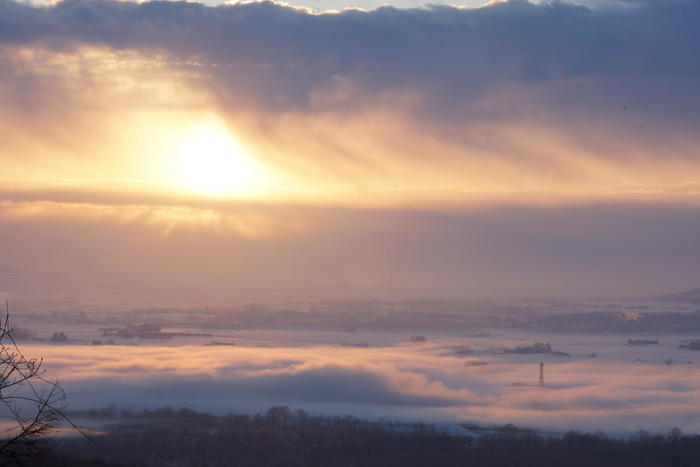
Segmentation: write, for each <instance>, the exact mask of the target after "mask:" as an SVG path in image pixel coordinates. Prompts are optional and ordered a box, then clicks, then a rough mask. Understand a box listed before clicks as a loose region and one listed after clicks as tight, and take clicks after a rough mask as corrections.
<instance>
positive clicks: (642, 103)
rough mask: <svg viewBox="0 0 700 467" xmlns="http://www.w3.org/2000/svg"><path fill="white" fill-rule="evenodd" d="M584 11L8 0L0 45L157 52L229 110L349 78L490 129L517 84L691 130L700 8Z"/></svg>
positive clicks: (555, 5) (564, 102)
mask: <svg viewBox="0 0 700 467" xmlns="http://www.w3.org/2000/svg"><path fill="white" fill-rule="evenodd" d="M623 4H624V5H626V6H618V7H614V6H610V5H623ZM593 5H602V6H600V7H599V8H594V9H589V8H586V7H583V6H576V5H571V4H565V3H560V2H547V3H545V4H542V5H533V4H529V3H527V2H525V1H510V2H506V3H500V4H495V5H492V6H487V7H483V8H479V9H458V8H453V7H448V6H434V7H430V8H427V9H407V10H398V9H395V8H392V7H382V8H379V9H377V10H374V11H369V12H364V11H359V10H348V11H343V12H340V13H338V14H333V13H328V14H311V13H309V12H307V11H303V10H300V9H294V8H290V7H286V6H281V5H277V4H274V3H270V2H263V3H248V4H238V5H232V6H219V7H206V6H203V5H201V4H192V3H178V2H148V3H142V4H136V3H130V2H113V1H84V0H68V1H64V2H61V3H59V4H57V5H56V6H53V7H50V8H32V7H29V6H26V5H23V4H19V3H15V2H12V1H7V0H3V1H2V2H0V41H1V42H2V43H4V44H15V45H17V44H37V43H42V44H44V45H46V46H49V47H55V48H65V47H70V46H71V45H75V44H77V43H85V44H98V45H104V46H107V47H110V48H114V49H133V50H137V51H141V52H145V53H165V54H167V55H168V56H169V57H170V59H171V60H180V61H190V62H196V63H198V64H199V65H200V66H205V67H208V68H209V72H211V73H212V74H213V75H214V76H215V77H216V78H217V79H216V86H218V87H219V92H220V93H221V95H222V97H225V96H227V97H229V98H230V99H231V101H229V102H230V103H232V102H235V101H237V100H238V101H240V100H243V99H251V98H252V99H253V100H254V101H255V104H256V105H263V106H265V107H266V108H272V109H277V110H285V109H293V110H299V109H306V108H309V107H312V106H314V105H318V103H317V102H316V103H313V104H312V100H313V99H312V94H313V92H314V91H315V90H317V89H319V88H325V87H329V86H331V87H332V86H335V85H336V84H337V81H338V80H339V79H347V80H350V82H351V83H352V86H353V89H356V90H357V91H358V93H357V96H364V98H365V99H367V98H368V96H372V95H374V94H377V93H381V92H383V91H386V90H391V89H409V90H414V91H416V92H419V93H420V94H421V95H422V96H423V97H424V101H423V104H424V105H423V107H422V110H423V111H431V112H434V113H437V114H440V115H443V116H452V117H454V116H462V117H464V116H468V115H471V116H479V117H480V118H497V117H499V115H502V114H509V115H513V114H518V113H519V112H522V111H523V109H521V108H519V106H518V105H517V102H513V101H512V100H509V102H510V104H503V105H494V106H487V107H483V106H480V105H478V104H479V99H480V97H482V96H484V95H485V94H486V93H487V92H489V91H490V90H493V89H494V88H501V89H505V91H502V92H508V89H509V86H513V85H517V86H525V87H526V88H527V89H528V90H529V92H530V93H533V94H534V95H537V94H539V96H537V98H538V99H539V100H541V101H543V102H544V104H545V105H546V106H548V107H551V106H555V107H559V108H561V110H567V111H571V112H576V113H579V112H584V113H585V112H604V111H610V110H611V109H612V108H615V107H617V108H619V105H622V104H624V105H626V106H627V107H629V110H631V111H635V112H639V113H640V114H644V115H647V116H649V118H652V116H654V117H653V118H654V119H655V120H658V119H659V115H660V114H661V116H662V117H663V119H670V120H672V121H673V124H675V125H678V124H681V123H683V124H688V125H697V123H698V119H697V118H698V115H699V114H698V111H697V108H699V107H698V105H697V104H698V102H697V100H698V93H697V92H694V91H693V89H694V82H695V79H696V78H697V75H698V72H699V71H700V55H698V54H697V46H698V44H700V30H698V28H697V27H696V26H697V24H698V21H699V20H700V4H698V3H697V2H694V1H682V0H664V1H645V2H618V3H609V2H594V3H593ZM543 84H549V87H548V88H547V90H546V92H544V91H543V89H542V88H540V87H539V86H542V85H543ZM357 104H358V102H357V101H355V100H349V101H344V102H342V105H340V104H339V103H338V101H333V103H332V104H328V105H332V106H333V108H334V109H336V110H337V108H338V107H339V106H340V107H343V106H352V105H357ZM618 104H619V105H618ZM531 110H532V109H525V111H527V112H529V111H531ZM688 119H691V121H690V122H689V121H688Z"/></svg>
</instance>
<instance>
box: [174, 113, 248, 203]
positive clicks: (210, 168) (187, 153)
mask: <svg viewBox="0 0 700 467" xmlns="http://www.w3.org/2000/svg"><path fill="white" fill-rule="evenodd" d="M179 152H180V154H179V155H180V179H181V183H182V184H183V185H184V186H185V187H187V188H188V189H189V190H192V191H197V192H200V193H203V194H207V195H217V196H221V195H236V194H238V195H240V194H245V193H247V192H249V191H251V190H252V189H253V188H254V186H255V182H256V167H255V163H254V162H253V160H252V159H251V157H250V156H249V155H248V154H247V153H246V151H245V150H244V149H243V148H242V147H241V145H240V144H238V142H237V141H236V140H235V139H234V138H232V137H231V135H230V134H229V133H228V132H227V131H226V129H225V128H223V127H222V126H220V125H215V124H207V125H203V126H199V127H197V128H195V129H193V130H191V131H190V132H189V133H188V134H187V135H186V136H185V138H184V140H183V141H182V144H181V146H180V151H179Z"/></svg>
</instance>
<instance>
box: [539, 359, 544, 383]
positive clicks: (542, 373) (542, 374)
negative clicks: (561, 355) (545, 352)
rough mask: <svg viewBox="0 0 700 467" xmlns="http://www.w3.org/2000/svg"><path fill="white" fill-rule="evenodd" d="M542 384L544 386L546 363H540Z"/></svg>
mask: <svg viewBox="0 0 700 467" xmlns="http://www.w3.org/2000/svg"><path fill="white" fill-rule="evenodd" d="M540 384H544V363H542V362H540Z"/></svg>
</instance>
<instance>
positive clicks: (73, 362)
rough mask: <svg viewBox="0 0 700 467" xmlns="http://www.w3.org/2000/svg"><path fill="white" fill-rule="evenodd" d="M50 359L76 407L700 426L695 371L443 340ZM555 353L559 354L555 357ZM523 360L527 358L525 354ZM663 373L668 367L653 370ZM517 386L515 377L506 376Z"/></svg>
mask: <svg viewBox="0 0 700 467" xmlns="http://www.w3.org/2000/svg"><path fill="white" fill-rule="evenodd" d="M26 351H28V352H31V353H32V354H41V355H43V356H44V357H45V359H46V361H47V362H49V363H50V372H51V374H52V375H57V376H59V377H60V379H61V382H62V385H63V386H64V387H65V389H66V390H67V392H68V394H69V402H70V405H71V407H72V408H76V409H78V408H91V407H100V406H104V405H106V404H108V403H110V402H115V403H117V404H119V405H122V406H126V407H133V408H136V409H138V408H143V407H148V408H153V407H162V406H164V405H168V404H170V405H173V406H176V407H194V408H198V409H202V410H209V411H214V412H217V413H222V412H224V413H225V412H229V411H244V412H250V411H258V410H264V409H265V408H267V407H268V406H270V405H272V404H285V405H290V406H293V407H295V408H306V409H309V410H312V411H318V412H325V413H336V414H347V413H352V414H356V415H360V416H370V417H386V418H392V419H403V420H416V419H424V420H428V421H436V422H441V421H454V422H476V423H497V424H501V423H510V422H513V423H517V424H520V425H525V426H533V427H537V428H540V429H554V430H567V429H585V430H598V429H601V430H603V431H605V432H607V433H610V434H618V433H629V432H633V431H636V430H638V429H651V430H653V431H662V432H663V431H664V430H668V429H670V428H672V427H674V426H678V427H680V428H682V429H683V430H684V431H686V432H697V431H700V425H699V424H698V417H699V416H700V412H699V411H698V410H699V409H698V407H700V391H698V390H697V388H698V383H700V381H698V376H697V372H695V371H688V368H686V367H684V366H673V367H669V366H666V365H663V363H661V362H659V363H658V364H652V363H639V362H633V361H629V362H628V361H624V360H601V361H593V360H588V361H585V360H576V359H573V360H568V359H565V360H560V361H548V363H547V381H548V384H547V385H546V386H545V387H540V386H538V385H537V384H536V372H537V368H538V365H537V362H538V361H539V360H537V359H535V360H533V359H531V358H529V357H524V356H522V357H520V358H521V359H522V360H524V361H522V362H520V361H515V360H517V358H516V359H513V358H511V359H510V360H509V359H504V358H503V357H502V356H485V357H480V358H481V359H483V358H486V360H488V361H489V362H490V364H489V365H488V366H485V367H469V366H465V361H468V360H470V359H466V360H465V359H462V358H456V357H451V356H449V354H446V353H445V348H444V347H443V346H441V345H438V344H432V345H425V346H397V347H386V348H369V349H361V348H358V349H348V348H338V347H311V348H261V347H235V348H216V349H212V348H206V347H191V346H184V347H171V348H167V347H153V348H148V351H147V352H146V351H144V348H139V347H131V348H130V347H123V346H121V347H97V348H91V349H89V352H86V347H82V346H61V347H56V346H34V345H32V346H26ZM555 360H556V359H555ZM528 361H529V363H528ZM660 373H663V374H660ZM516 382H518V383H524V384H525V385H524V386H512V383H516Z"/></svg>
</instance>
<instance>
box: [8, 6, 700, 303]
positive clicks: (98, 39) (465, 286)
mask: <svg viewBox="0 0 700 467" xmlns="http://www.w3.org/2000/svg"><path fill="white" fill-rule="evenodd" d="M392 5H393V6H390V5H384V4H383V3H382V4H380V3H379V2H371V1H360V2H352V1H349V0H348V1H345V0H343V1H335V0H332V1H327V2H326V1H320V0H317V1H314V0H309V1H308V2H291V3H284V4H282V3H273V2H244V3H243V2H242V3H227V4H215V3H212V2H209V3H207V4H206V5H204V4H199V3H181V2H139V3H135V2H130V1H109V0H66V1H62V2H45V1H41V2H15V1H12V0H0V294H1V295H5V296H8V297H10V298H11V299H12V300H13V302H15V303H20V304H24V305H26V306H29V307H37V308H42V307H43V308H46V307H59V308H70V307H84V308H91V307H94V308H109V307H132V306H202V305H226V304H238V303H246V302H251V301H287V300H317V299H326V298H390V299H404V298H416V297H459V298H470V297H476V298H505V297H508V298H512V297H564V296H572V297H598V296H605V297H627V296H650V295H656V294H661V293H666V292H674V291H678V290H683V289H690V288H695V287H697V286H698V282H697V277H699V276H700V249H698V248H697V243H698V242H697V239H698V237H699V234H700V203H699V201H700V196H699V195H700V175H699V174H700V136H699V135H700V131H698V130H700V105H699V104H700V102H699V101H700V93H698V92H697V82H698V81H699V78H700V76H698V75H700V55H698V54H697V49H698V46H699V45H700V30H698V28H697V27H696V25H697V23H698V20H700V4H699V3H698V2H696V1H692V0H687V1H686V0H638V1H635V0H615V1H609V0H590V1H578V2H545V1H543V2H537V3H529V2H527V1H524V0H511V1H505V2H490V3H488V4H486V5H484V4H482V2H466V1H465V2H461V3H460V2H450V3H449V4H448V3H433V4H431V5H428V6H425V5H423V4H421V3H419V2H413V1H412V0H408V1H401V2H397V3H393V4H392Z"/></svg>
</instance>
